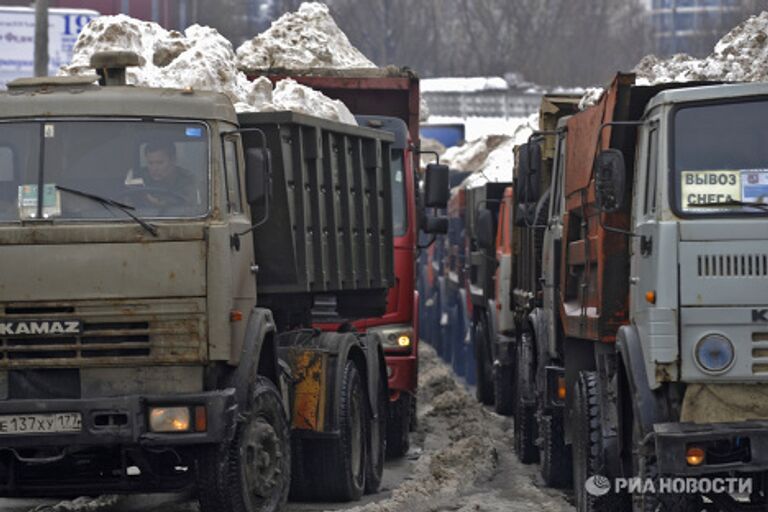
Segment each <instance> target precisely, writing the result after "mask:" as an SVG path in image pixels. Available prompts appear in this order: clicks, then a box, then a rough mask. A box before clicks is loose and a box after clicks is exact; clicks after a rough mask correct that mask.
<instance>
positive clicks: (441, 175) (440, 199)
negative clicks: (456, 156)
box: [424, 164, 450, 208]
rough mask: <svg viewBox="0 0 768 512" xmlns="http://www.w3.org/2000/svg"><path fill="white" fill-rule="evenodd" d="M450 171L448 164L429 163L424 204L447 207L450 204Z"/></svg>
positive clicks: (429, 206) (433, 206)
mask: <svg viewBox="0 0 768 512" xmlns="http://www.w3.org/2000/svg"><path fill="white" fill-rule="evenodd" d="M448 175H449V171H448V166H447V165H439V164H429V165H428V166H427V173H426V176H425V178H424V179H425V183H424V206H426V207H427V208H446V207H447V206H448V197H449V194H450V190H449V189H448V178H449V176H448Z"/></svg>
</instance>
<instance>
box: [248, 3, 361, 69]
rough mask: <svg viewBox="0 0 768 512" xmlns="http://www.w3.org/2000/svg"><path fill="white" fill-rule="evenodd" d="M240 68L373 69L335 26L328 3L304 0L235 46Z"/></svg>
mask: <svg viewBox="0 0 768 512" xmlns="http://www.w3.org/2000/svg"><path fill="white" fill-rule="evenodd" d="M237 58H238V65H239V66H240V68H241V69H271V68H283V69H313V68H331V69H349V68H375V67H376V64H374V63H373V62H371V61H370V60H368V59H367V58H366V57H365V55H363V54H362V53H361V52H360V51H359V50H358V49H357V48H355V47H354V46H352V44H351V43H350V42H349V39H347V36H346V34H344V32H342V31H341V29H340V28H339V27H338V25H336V22H335V21H334V20H333V17H332V16H331V14H330V11H329V10H328V6H327V5H325V4H322V3H319V2H304V3H302V4H301V7H299V10H298V11H296V12H289V13H286V14H284V15H283V16H281V17H280V18H279V19H277V20H276V21H274V22H273V23H272V26H271V27H270V28H269V29H268V30H266V31H265V32H263V33H261V34H259V35H257V36H256V37H254V38H253V39H251V40H250V41H246V42H245V43H243V44H242V45H241V46H240V47H239V48H238V49H237Z"/></svg>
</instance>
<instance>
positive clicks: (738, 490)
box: [516, 74, 768, 511]
mask: <svg viewBox="0 0 768 512" xmlns="http://www.w3.org/2000/svg"><path fill="white" fill-rule="evenodd" d="M766 93H768V86H766V85H765V84H717V83H685V84H675V83H672V84H661V85H654V86H640V85H636V84H635V77H634V75H631V74H620V75H618V76H617V77H616V78H615V80H614V81H613V82H612V84H611V86H610V87H609V88H608V89H607V90H606V92H605V94H604V95H603V97H602V98H601V99H600V100H599V102H598V103H597V104H596V105H594V106H592V107H589V108H587V109H586V110H585V111H583V112H579V113H576V114H574V115H573V116H571V117H568V118H563V119H561V120H560V121H559V127H558V130H557V135H556V141H557V150H556V151H555V162H554V165H553V172H552V178H551V182H550V186H549V191H548V193H549V194H550V197H551V198H552V199H551V201H550V202H549V206H548V210H549V214H548V215H547V222H546V223H544V224H543V225H542V226H541V229H542V230H543V236H542V256H541V266H540V268H541V271H540V276H539V279H540V280H541V282H542V298H541V302H540V304H539V308H538V310H535V311H534V313H533V318H532V322H531V326H530V333H531V334H530V336H529V338H528V342H529V344H530V346H531V348H530V350H528V352H527V353H528V354H530V358H529V359H528V361H527V362H528V364H529V365H530V368H529V370H528V371H527V372H525V373H524V375H520V374H518V376H517V381H516V385H517V386H520V385H521V383H522V382H524V381H525V379H526V377H525V375H528V376H530V377H528V378H529V379H530V380H532V381H533V382H532V383H531V384H530V385H529V386H528V387H527V392H526V395H525V397H526V400H527V403H529V404H530V405H531V407H532V408H533V409H535V410H538V411H539V414H540V416H541V417H542V418H541V419H544V418H548V421H550V422H551V428H550V429H549V431H548V433H542V432H540V433H539V435H538V438H539V443H538V447H539V448H541V450H542V453H541V456H542V466H543V465H544V464H547V463H548V464H553V466H552V467H550V468H549V471H551V472H552V474H553V476H555V477H556V478H557V479H559V480H560V482H563V481H567V480H569V479H570V478H572V481H573V486H574V490H575V495H576V502H577V507H578V509H579V510H583V511H598V510H630V509H632V510H643V511H644V510H657V509H658V508H659V507H661V509H662V510H676V511H677V510H683V511H688V510H690V511H694V510H696V511H698V510H701V509H702V508H703V499H704V498H705V497H706V498H707V501H708V503H707V504H706V508H707V510H725V511H731V510H764V509H765V507H766V505H767V504H766V495H767V484H768V481H767V479H766V475H768V458H766V452H765V450H764V448H763V447H764V446H765V444H766V439H768V421H767V420H768V411H767V410H766V405H765V404H766V403H768V402H766V380H767V379H768V373H767V372H766V368H767V366H766V361H768V359H767V358H766V357H765V355H766V353H767V352H766V348H765V347H766V346H767V345H766V341H765V340H766V334H765V333H766V331H768V322H767V321H766V314H765V312H766V311H768V291H767V290H768V287H766V284H767V282H766V279H768V270H767V269H768V266H766V263H767V262H768V241H766V236H765V230H764V226H765V213H766V210H768V204H766V201H765V190H766V189H765V185H764V184H766V183H768V175H767V174H766V171H765V169H766V168H767V167H768V165H766V164H767V163H768V154H767V153H766V149H765V144H764V140H765V135H766V128H765V123H764V110H765V97H766ZM528 149H529V151H528V155H529V157H530V156H533V157H536V156H537V154H539V153H540V150H539V149H535V148H531V147H529V148H528ZM534 160H535V158H533V159H531V158H529V159H528V164H527V165H524V166H522V168H521V169H520V172H521V173H524V174H527V175H528V176H530V177H531V179H536V178H537V176H538V174H539V173H540V172H541V169H542V166H541V165H540V164H537V163H533V164H532V165H531V162H533V161H534ZM542 204H543V203H542V200H540V201H539V203H538V207H542ZM539 319H540V321H539ZM547 319H549V320H547ZM518 421H520V418H517V417H516V422H518ZM541 424H542V423H541V422H540V423H539V425H541ZM569 448H570V449H569ZM547 450H548V451H549V455H550V456H551V455H552V454H553V453H554V454H556V455H557V456H558V457H556V458H550V459H548V460H545V453H546V451H547ZM569 455H570V457H569ZM724 478H732V479H733V480H732V481H730V483H729V482H725V481H724V480H723V479H724ZM683 479H685V480H683ZM680 482H683V483H684V485H682V486H680V485H678V484H679V483H680ZM691 482H693V483H691ZM724 482H725V483H724ZM635 484H636V485H635ZM737 484H738V485H737Z"/></svg>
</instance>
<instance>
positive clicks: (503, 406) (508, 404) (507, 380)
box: [493, 364, 515, 416]
mask: <svg viewBox="0 0 768 512" xmlns="http://www.w3.org/2000/svg"><path fill="white" fill-rule="evenodd" d="M513 379H514V372H513V371H512V365H511V364H500V365H498V366H496V368H495V371H494V372H493V408H494V410H495V411H496V412H497V413H498V414H502V415H504V416H512V415H513V414H514V412H515V387H514V384H513Z"/></svg>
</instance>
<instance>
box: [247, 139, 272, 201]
mask: <svg viewBox="0 0 768 512" xmlns="http://www.w3.org/2000/svg"><path fill="white" fill-rule="evenodd" d="M245 171H246V179H245V194H246V197H247V199H248V204H256V203H264V202H265V201H267V200H268V198H269V196H271V195H272V155H271V153H270V151H269V150H268V149H261V148H248V149H247V150H246V151H245Z"/></svg>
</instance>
